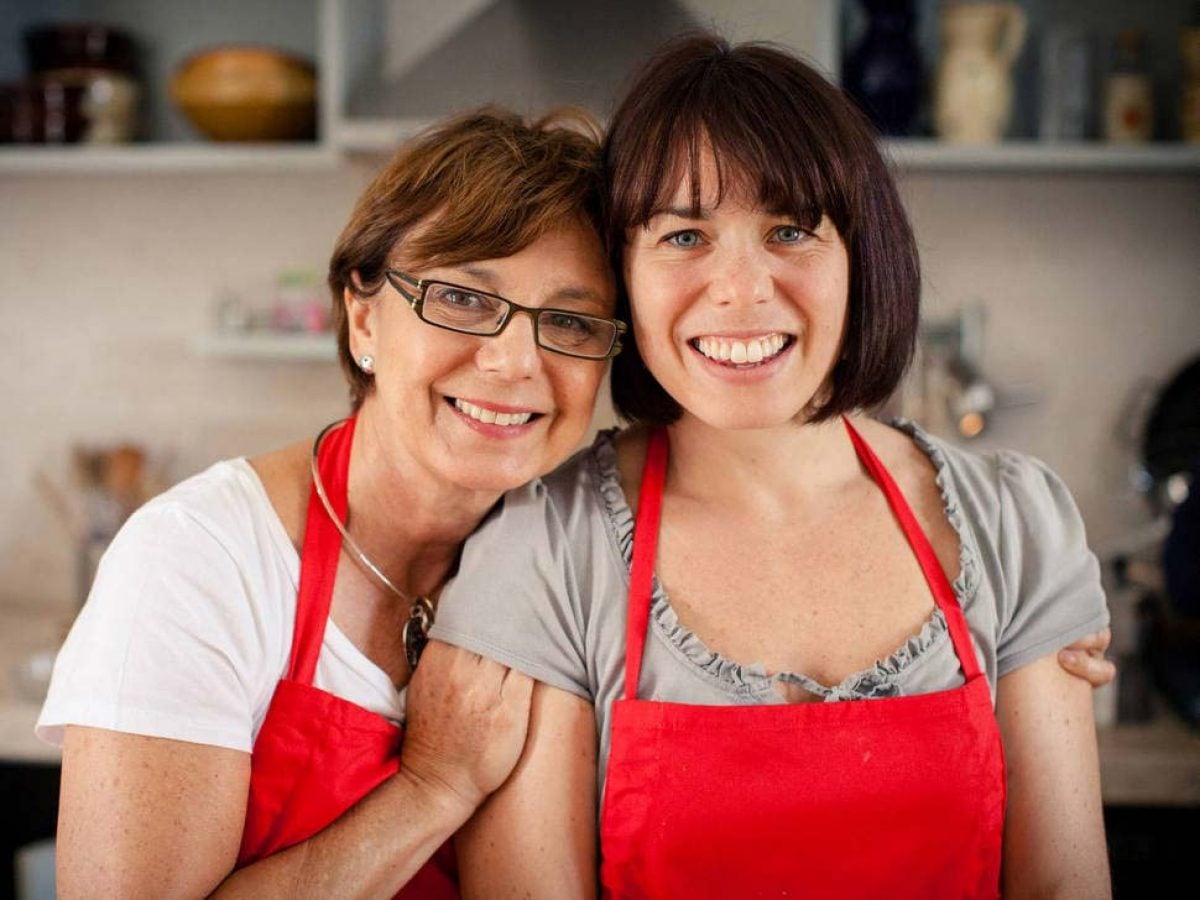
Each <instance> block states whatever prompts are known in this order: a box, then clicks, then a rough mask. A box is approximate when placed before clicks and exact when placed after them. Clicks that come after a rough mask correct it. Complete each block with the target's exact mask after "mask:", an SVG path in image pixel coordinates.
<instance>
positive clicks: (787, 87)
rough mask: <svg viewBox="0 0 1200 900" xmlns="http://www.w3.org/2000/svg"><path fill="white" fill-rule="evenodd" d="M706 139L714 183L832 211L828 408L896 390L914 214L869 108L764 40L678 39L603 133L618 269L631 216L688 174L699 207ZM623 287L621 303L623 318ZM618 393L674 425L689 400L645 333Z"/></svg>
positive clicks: (912, 299) (629, 347)
mask: <svg viewBox="0 0 1200 900" xmlns="http://www.w3.org/2000/svg"><path fill="white" fill-rule="evenodd" d="M705 147H711V149H712V153H713V156H714V157H715V160H716V165H717V180H718V184H717V195H718V197H720V196H722V195H723V194H724V192H725V191H726V190H727V189H729V188H730V187H731V186H732V187H734V188H739V189H748V191H749V192H750V196H754V193H753V192H754V191H756V192H757V196H758V198H759V200H760V202H761V203H762V204H763V205H764V206H765V207H766V208H767V209H770V210H772V211H778V212H787V213H789V214H791V215H794V216H796V217H797V219H798V221H799V222H800V223H801V224H803V225H805V226H814V225H815V224H816V223H817V222H819V221H820V220H821V217H822V216H823V215H828V216H829V218H830V220H831V221H832V222H833V224H834V225H835V226H836V227H837V230H838V234H839V235H841V238H842V240H843V242H844V243H845V245H846V250H847V252H848V255H849V260H850V287H849V292H850V296H849V308H848V312H847V322H846V336H845V339H844V342H843V345H842V350H841V356H840V358H839V360H838V362H837V364H836V365H835V367H834V370H833V379H832V381H833V385H832V392H831V394H830V395H829V397H828V398H826V399H824V400H823V402H822V403H821V405H820V406H819V408H817V409H816V410H814V412H813V415H812V420H813V421H821V420H824V419H828V418H831V417H832V416H835V415H838V414H840V413H844V412H849V411H850V410H853V409H859V408H864V407H871V406H875V405H877V404H879V403H882V402H883V401H884V400H886V399H887V398H888V396H889V395H890V394H891V393H892V391H893V390H894V389H895V388H896V386H897V385H898V384H899V382H900V379H901V378H902V377H903V375H904V371H905V369H906V368H907V367H908V364H909V362H910V361H911V359H912V355H913V348H914V344H915V341H916V335H917V325H918V306H919V298H920V265H919V262H918V259H917V249H916V242H915V240H914V238H913V233H912V227H911V226H910V225H909V222H908V217H907V216H906V215H905V213H904V207H903V205H902V204H901V202H900V198H899V195H898V194H897V192H896V186H895V184H894V183H893V181H892V177H891V174H890V173H889V172H888V168H887V165H886V164H885V162H884V160H883V158H882V157H881V156H880V153H879V150H878V148H877V146H876V135H875V132H874V130H873V129H872V127H871V126H870V124H869V123H868V121H867V119H866V117H865V116H864V115H863V114H862V113H861V112H860V111H859V109H858V108H857V107H856V106H855V105H854V103H853V102H852V101H851V100H850V99H849V98H847V97H846V96H845V95H844V94H843V93H842V92H841V91H840V90H839V89H838V88H836V87H834V86H833V85H831V84H830V83H829V82H828V81H826V80H825V79H824V78H823V77H822V76H821V75H820V74H819V73H818V72H816V71H815V70H814V69H812V68H810V67H809V66H807V65H805V64H804V63H803V62H801V61H800V60H798V59H796V58H795V57H794V56H792V55H790V54H788V53H786V52H784V51H783V50H781V49H779V48H776V47H773V46H771V45H769V44H758V43H750V44H739V45H736V46H733V47H731V46H730V45H729V43H728V42H726V41H725V40H723V39H721V38H720V37H717V36H715V35H712V34H704V33H702V34H693V35H687V36H684V37H682V38H677V39H675V40H673V41H671V42H669V43H668V44H666V45H665V46H664V47H663V48H662V49H660V50H659V51H658V52H657V53H656V54H655V55H654V57H652V58H651V59H650V61H649V62H648V63H647V64H646V66H645V67H644V68H643V69H642V70H641V72H640V73H639V74H638V76H637V77H636V78H635V79H634V81H633V83H632V84H631V85H630V87H629V88H628V90H627V91H626V93H625V97H624V99H623V100H622V101H621V102H620V104H619V105H618V107H617V111H616V113H615V114H614V115H613V118H612V121H611V123H610V125H609V131H608V136H607V138H606V140H605V144H604V164H605V170H606V176H607V178H608V212H607V223H606V230H607V238H608V242H609V248H610V253H611V254H612V258H613V262H614V265H615V266H616V269H617V271H618V272H621V271H622V260H623V248H624V244H625V241H626V239H627V234H628V231H629V229H630V228H634V227H640V226H642V225H644V224H646V222H647V221H649V219H650V217H651V215H652V214H653V212H654V210H655V209H657V208H661V207H663V206H665V205H668V203H667V201H668V200H669V198H670V195H671V194H672V193H674V191H675V189H676V185H678V184H679V183H680V181H681V179H682V178H683V176H684V175H685V174H686V175H690V179H691V190H692V205H693V208H694V209H695V210H696V211H698V210H699V206H700V189H701V184H700V154H701V150H702V149H703V148H705ZM628 304H629V297H628V291H627V290H626V289H625V288H624V286H622V289H621V291H620V293H619V296H618V311H617V315H618V316H620V317H621V318H625V319H628V318H630V315H629V309H628ZM612 396H613V405H614V406H615V407H616V409H617V411H618V412H619V413H620V414H621V415H622V416H623V417H625V418H626V419H627V420H629V421H631V422H645V423H650V424H658V425H666V424H670V423H671V422H674V421H676V420H677V419H678V418H679V416H680V414H681V412H682V411H681V409H680V407H679V404H678V403H676V402H675V400H674V399H673V398H672V397H671V396H670V395H669V394H667V392H666V391H665V390H664V389H663V387H662V386H661V385H660V384H659V383H658V382H657V381H656V380H655V378H654V376H653V375H651V374H650V372H649V370H647V368H646V365H645V363H644V362H643V360H642V357H641V353H640V352H639V351H638V346H637V335H636V334H631V335H629V337H628V339H627V340H626V341H625V349H624V351H623V352H622V353H621V355H620V356H618V357H617V358H616V359H615V360H613V371H612Z"/></svg>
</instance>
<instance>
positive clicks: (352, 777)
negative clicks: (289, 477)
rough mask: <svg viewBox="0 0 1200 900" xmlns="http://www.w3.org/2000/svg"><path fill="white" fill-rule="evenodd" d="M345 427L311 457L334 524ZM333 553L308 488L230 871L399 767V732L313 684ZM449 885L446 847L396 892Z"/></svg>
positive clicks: (290, 840)
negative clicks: (289, 617) (288, 604)
mask: <svg viewBox="0 0 1200 900" xmlns="http://www.w3.org/2000/svg"><path fill="white" fill-rule="evenodd" d="M355 421H356V420H355V419H354V418H350V419H348V420H347V421H346V424H345V425H344V426H342V427H340V428H337V429H334V430H332V431H330V432H329V434H328V435H327V436H326V438H325V440H324V442H323V443H322V445H321V448H320V452H319V457H318V460H317V465H318V467H319V469H320V472H321V480H322V482H323V483H324V484H325V488H326V491H327V493H328V497H329V501H330V504H331V505H332V507H333V509H334V512H336V513H337V515H338V516H340V517H341V518H342V520H343V521H345V518H346V506H347V503H346V485H347V481H348V474H349V469H350V447H351V444H352V443H353V440H354V425H355ZM341 547H342V537H341V535H340V534H338V531H337V529H336V527H335V526H334V524H333V522H332V521H330V519H329V516H328V515H327V514H326V513H325V510H324V508H323V507H322V506H321V502H320V500H319V499H318V498H317V495H316V489H315V487H314V488H313V490H312V491H311V492H310V495H309V500H308V519H307V524H306V526H305V530H304V550H303V552H302V553H301V554H300V590H299V594H298V596H297V598H296V628H295V632H294V635H293V638H292V651H291V657H290V659H289V661H288V669H287V673H286V675H285V676H284V678H283V679H282V680H281V681H280V682H279V684H278V686H277V687H276V688H275V694H274V696H273V697H272V698H271V705H270V706H269V707H268V709H267V715H266V718H265V719H264V720H263V724H262V728H261V729H260V730H259V732H258V738H257V739H256V740H255V742H254V752H253V754H252V755H251V758H250V795H249V797H248V799H247V802H246V826H245V829H244V831H243V833H242V847H241V851H240V852H239V854H238V865H239V866H244V865H247V864H249V863H252V862H255V861H257V860H260V859H262V858H264V857H266V856H270V855H271V854H273V853H278V852H279V851H280V850H285V849H287V848H288V847H291V846H292V845H293V844H298V843H300V842H301V841H305V840H307V839H308V838H310V837H312V836H313V835H314V834H316V833H317V832H319V831H321V830H322V829H324V828H325V827H327V826H328V825H330V824H331V823H332V822H333V821H334V820H335V819H337V818H338V816H340V815H341V814H342V813H344V812H345V811H346V810H347V809H349V808H350V807H351V806H353V805H354V804H355V803H357V802H358V801H359V800H361V799H362V798H363V797H365V796H366V795H367V794H369V793H370V792H371V791H372V790H374V789H375V788H376V787H378V786H379V785H380V784H381V783H383V782H384V781H386V780H387V779H388V778H390V777H391V776H392V775H394V774H396V772H398V771H399V770H400V746H401V743H402V741H403V737H404V732H403V729H401V728H398V727H396V726H395V725H393V724H392V723H391V722H389V721H388V720H387V719H385V718H384V717H383V716H381V715H379V714H378V713H374V712H371V711H370V710H367V709H364V708H363V707H361V706H359V705H358V704H356V703H351V702H350V701H349V700H345V699H343V698H341V697H336V696H334V695H333V694H330V693H329V692H327V691H323V690H321V689H320V688H317V687H314V686H313V676H314V675H315V674H316V671H317V656H318V655H319V654H320V652H321V642H322V641H323V639H324V637H325V624H326V622H327V621H328V620H329V606H330V603H331V601H332V599H333V583H334V579H335V578H336V576H337V566H338V559H339V558H340V554H341ZM457 883H458V879H457V875H456V870H455V865H454V853H453V849H452V848H451V845H450V842H449V841H448V842H446V843H445V844H444V845H442V847H441V849H439V850H438V852H437V853H436V854H435V855H434V857H433V858H432V859H431V860H430V861H429V862H427V863H426V864H425V865H424V866H423V867H422V868H421V869H420V871H419V872H417V874H416V875H415V876H414V877H413V878H412V880H411V881H409V883H408V884H407V885H405V887H404V888H403V889H402V890H401V891H400V893H399V894H398V895H397V896H398V897H405V898H412V900H417V898H420V900H443V898H446V900H449V898H457V897H458V887H457Z"/></svg>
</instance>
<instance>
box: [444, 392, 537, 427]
mask: <svg viewBox="0 0 1200 900" xmlns="http://www.w3.org/2000/svg"><path fill="white" fill-rule="evenodd" d="M446 402H447V403H449V404H450V405H451V406H453V407H454V408H455V409H456V410H458V412H460V413H462V415H464V416H466V417H467V418H468V419H471V420H472V421H475V422H479V423H481V424H483V425H498V426H500V427H502V428H517V427H520V426H521V425H528V424H529V423H530V422H533V421H535V420H537V419H540V418H541V417H542V415H543V414H542V413H538V412H533V411H532V410H524V411H517V410H513V411H511V412H501V411H499V410H495V409H489V408H488V407H486V406H479V405H478V404H475V403H471V402H470V401H469V400H463V399H461V398H459V397H447V398H446Z"/></svg>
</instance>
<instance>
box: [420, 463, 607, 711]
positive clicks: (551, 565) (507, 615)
mask: <svg viewBox="0 0 1200 900" xmlns="http://www.w3.org/2000/svg"><path fill="white" fill-rule="evenodd" d="M578 574H579V573H578V572H577V571H576V561H575V560H574V559H573V558H572V547H571V545H570V541H569V540H568V538H567V535H566V533H565V530H564V528H563V523H562V520H561V518H560V516H559V514H558V511H557V509H556V507H555V505H554V503H553V502H552V500H551V498H550V496H549V495H548V492H547V490H546V487H545V485H544V484H543V483H542V482H541V481H535V482H533V483H532V484H529V485H526V486H525V487H523V488H518V489H517V490H515V491H510V492H509V493H508V494H506V495H505V497H504V499H503V500H502V501H501V502H500V504H499V505H498V506H497V507H496V509H495V510H493V511H492V513H491V515H490V516H489V517H488V518H487V519H486V520H485V522H484V523H483V525H482V526H481V527H480V528H479V530H478V531H476V532H475V534H474V535H472V536H471V538H470V539H469V540H468V541H467V543H466V546H465V547H464V548H463V553H462V560H461V562H460V564H459V569H458V573H457V574H456V575H455V577H454V579H453V580H452V581H451V582H450V583H449V584H447V585H446V587H445V589H444V590H443V591H442V596H441V599H440V600H439V601H438V611H437V621H436V623H435V624H434V626H433V628H432V629H431V631H430V635H431V637H434V638H437V639H438V640H440V641H445V642H446V643H449V644H454V645H455V646H458V647H462V648H464V649H466V650H471V651H473V652H475V653H478V654H480V655H481V656H486V657H488V658H489V659H493V660H495V661H496V662H499V663H502V664H503V665H506V666H509V667H511V668H513V669H516V670H518V671H520V672H524V673H525V674H526V675H529V676H530V677H532V678H536V679H537V680H538V681H542V682H545V683H546V684H549V685H551V686H553V687H557V688H561V689H562V690H565V691H569V692H570V693H572V694H576V695H577V696H580V697H583V698H585V699H588V700H590V699H591V694H592V691H591V687H590V686H589V679H588V674H587V665H586V660H585V649H584V611H583V609H582V604H581V602H580V597H579V591H578V584H579V579H578Z"/></svg>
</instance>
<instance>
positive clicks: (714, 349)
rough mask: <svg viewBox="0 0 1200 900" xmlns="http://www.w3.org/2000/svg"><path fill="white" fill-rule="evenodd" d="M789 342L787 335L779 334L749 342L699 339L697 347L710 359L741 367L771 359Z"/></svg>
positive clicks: (708, 338) (713, 338)
mask: <svg viewBox="0 0 1200 900" xmlns="http://www.w3.org/2000/svg"><path fill="white" fill-rule="evenodd" d="M787 341H788V339H787V336H786V335H784V334H780V333H778V332H777V333H775V334H771V335H768V336H767V337H764V338H754V339H752V340H748V341H732V340H725V339H724V338H715V337H711V338H710V337H705V338H697V339H696V343H695V346H696V349H697V350H699V351H700V352H701V353H703V354H704V355H705V356H707V357H708V358H709V359H715V360H719V361H721V362H724V361H726V360H728V361H729V362H731V363H734V364H735V365H741V364H742V363H759V362H762V361H763V360H764V359H770V358H771V357H772V356H774V355H775V354H777V353H779V351H780V350H782V349H783V348H784V345H785V344H787Z"/></svg>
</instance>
